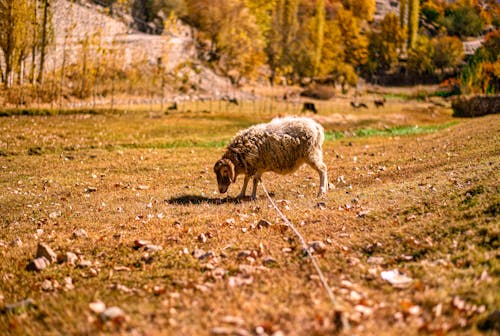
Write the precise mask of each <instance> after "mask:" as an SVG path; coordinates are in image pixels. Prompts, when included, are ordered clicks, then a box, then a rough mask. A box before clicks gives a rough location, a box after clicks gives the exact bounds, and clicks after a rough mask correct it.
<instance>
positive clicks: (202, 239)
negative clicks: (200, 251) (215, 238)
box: [197, 233, 207, 244]
mask: <svg viewBox="0 0 500 336" xmlns="http://www.w3.org/2000/svg"><path fill="white" fill-rule="evenodd" d="M197 239H198V241H199V242H200V243H203V244H204V243H206V242H207V236H205V234H204V233H202V234H200V235H198V237H197Z"/></svg>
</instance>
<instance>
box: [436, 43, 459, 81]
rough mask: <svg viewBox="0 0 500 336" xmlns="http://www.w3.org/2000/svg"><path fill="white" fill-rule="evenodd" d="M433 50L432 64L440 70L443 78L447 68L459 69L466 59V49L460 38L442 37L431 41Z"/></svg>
mask: <svg viewBox="0 0 500 336" xmlns="http://www.w3.org/2000/svg"><path fill="white" fill-rule="evenodd" d="M431 45H432V48H433V58H432V62H433V64H434V67H435V68H437V69H440V71H441V76H442V75H444V73H445V70H446V69H447V68H453V70H454V71H456V69H457V67H458V66H459V65H460V63H462V60H463V59H464V49H463V45H462V42H461V41H460V39H459V38H457V37H453V36H440V37H437V38H435V39H432V40H431Z"/></svg>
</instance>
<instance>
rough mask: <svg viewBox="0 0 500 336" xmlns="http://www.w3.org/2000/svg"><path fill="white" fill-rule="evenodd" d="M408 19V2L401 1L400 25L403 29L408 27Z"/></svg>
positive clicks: (406, 0)
mask: <svg viewBox="0 0 500 336" xmlns="http://www.w3.org/2000/svg"><path fill="white" fill-rule="evenodd" d="M407 18H408V0H400V1H399V25H400V26H401V28H404V27H405V26H406V20H407Z"/></svg>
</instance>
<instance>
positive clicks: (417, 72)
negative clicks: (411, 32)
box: [407, 35, 434, 76]
mask: <svg viewBox="0 0 500 336" xmlns="http://www.w3.org/2000/svg"><path fill="white" fill-rule="evenodd" d="M433 57H434V49H433V48H432V45H431V43H430V41H429V38H428V37H426V36H424V35H419V36H417V40H416V41H415V46H414V47H413V48H411V49H410V50H409V51H408V61H407V69H408V71H409V72H410V74H411V75H413V76H424V75H433V74H434V65H433V62H432V60H433Z"/></svg>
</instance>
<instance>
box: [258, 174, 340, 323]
mask: <svg viewBox="0 0 500 336" xmlns="http://www.w3.org/2000/svg"><path fill="white" fill-rule="evenodd" d="M260 184H261V186H262V189H263V190H264V194H265V195H266V197H267V200H268V201H269V203H271V205H272V206H273V208H274V210H276V212H277V213H278V215H279V216H280V217H281V219H282V220H283V222H285V224H286V226H288V227H289V228H290V229H291V230H292V231H293V233H294V234H295V235H296V236H297V237H298V238H299V240H300V243H301V245H302V248H303V249H304V250H305V251H306V253H307V255H308V256H309V258H310V259H311V262H312V264H313V265H314V268H315V269H316V273H318V277H319V279H320V281H321V283H322V284H323V287H324V288H325V290H326V292H327V294H328V297H329V299H330V301H331V303H332V305H333V307H334V309H335V311H336V313H341V314H342V315H341V316H340V321H341V323H342V328H344V330H346V329H349V322H348V321H347V318H346V317H345V314H343V310H344V309H343V308H342V307H341V306H340V305H339V303H338V302H337V299H335V296H334V295H333V292H332V289H331V288H330V286H329V285H328V281H327V280H326V278H325V276H324V275H323V272H321V269H320V268H319V265H318V262H317V261H316V258H314V256H313V254H312V253H311V251H310V249H309V246H308V245H307V243H306V241H305V239H304V237H302V235H301V234H300V232H299V231H298V230H297V228H295V226H294V225H293V223H292V222H291V221H290V220H289V219H288V218H287V217H286V216H285V215H284V214H283V212H281V210H280V209H279V208H278V206H277V205H276V203H274V201H273V199H272V198H271V196H269V193H268V192H267V189H266V187H265V185H264V183H263V182H262V181H261V182H260Z"/></svg>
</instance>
